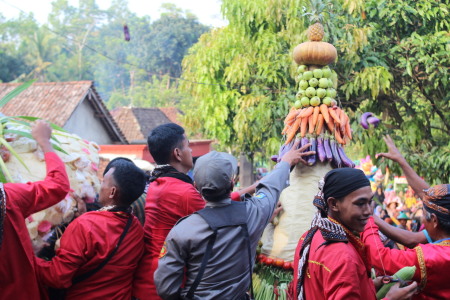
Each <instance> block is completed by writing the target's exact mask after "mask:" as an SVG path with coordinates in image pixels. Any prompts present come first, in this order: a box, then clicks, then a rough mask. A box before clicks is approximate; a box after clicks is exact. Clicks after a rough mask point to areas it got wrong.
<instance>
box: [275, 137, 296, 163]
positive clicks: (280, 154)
mask: <svg viewBox="0 0 450 300" xmlns="http://www.w3.org/2000/svg"><path fill="white" fill-rule="evenodd" d="M292 146H294V141H292V142H290V143H289V144H287V145H283V146H281V147H280V151H279V152H278V159H277V162H280V161H281V159H282V158H283V156H284V155H285V154H286V153H287V152H289V150H291V149H292Z"/></svg>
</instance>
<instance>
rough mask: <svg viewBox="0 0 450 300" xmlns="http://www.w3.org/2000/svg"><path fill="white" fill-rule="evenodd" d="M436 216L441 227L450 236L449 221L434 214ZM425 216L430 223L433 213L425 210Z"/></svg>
mask: <svg viewBox="0 0 450 300" xmlns="http://www.w3.org/2000/svg"><path fill="white" fill-rule="evenodd" d="M434 215H435V216H436V218H437V220H438V224H439V227H440V228H441V229H442V230H443V231H444V232H445V233H447V234H450V221H448V220H446V219H444V218H442V217H440V216H438V215H436V214H434ZM423 216H424V217H425V220H427V221H428V222H429V221H431V213H430V212H429V211H428V210H426V209H424V210H423Z"/></svg>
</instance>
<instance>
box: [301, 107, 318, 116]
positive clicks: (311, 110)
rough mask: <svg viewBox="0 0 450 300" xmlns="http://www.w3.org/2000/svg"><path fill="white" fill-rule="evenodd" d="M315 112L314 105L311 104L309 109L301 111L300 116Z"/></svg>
mask: <svg viewBox="0 0 450 300" xmlns="http://www.w3.org/2000/svg"><path fill="white" fill-rule="evenodd" d="M313 112H314V107H312V106H310V107H308V108H307V109H305V110H304V111H303V112H301V113H300V114H299V115H298V116H299V117H300V118H307V117H309V116H310V115H312V113H313Z"/></svg>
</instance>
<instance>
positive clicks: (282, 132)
mask: <svg viewBox="0 0 450 300" xmlns="http://www.w3.org/2000/svg"><path fill="white" fill-rule="evenodd" d="M289 128H291V126H290V125H287V124H286V126H284V129H283V131H281V134H282V135H285V134H286V132H287V131H288V129H289Z"/></svg>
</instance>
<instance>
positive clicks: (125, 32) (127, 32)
mask: <svg viewBox="0 0 450 300" xmlns="http://www.w3.org/2000/svg"><path fill="white" fill-rule="evenodd" d="M123 35H124V37H125V41H127V42H129V41H130V39H131V37H130V30H129V29H128V26H127V24H124V25H123Z"/></svg>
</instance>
